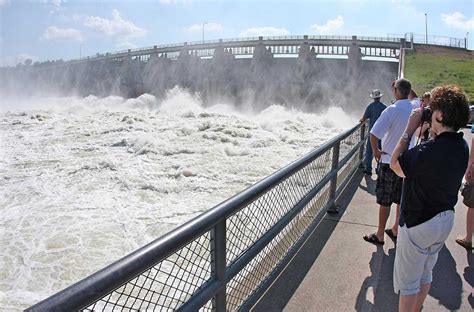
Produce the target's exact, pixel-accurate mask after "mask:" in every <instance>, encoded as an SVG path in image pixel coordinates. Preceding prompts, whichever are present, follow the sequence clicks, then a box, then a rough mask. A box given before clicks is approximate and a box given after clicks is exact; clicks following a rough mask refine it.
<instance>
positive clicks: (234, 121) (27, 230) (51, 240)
mask: <svg viewBox="0 0 474 312" xmlns="http://www.w3.org/2000/svg"><path fill="white" fill-rule="evenodd" d="M355 122H356V119H355V118H354V117H349V116H347V115H346V114H344V113H343V111H342V110H341V109H340V108H328V110H327V112H326V113H324V114H319V115H313V114H305V113H301V112H298V111H297V110H289V109H286V108H283V107H281V106H277V105H275V106H270V107H268V108H267V109H265V110H263V111H261V112H251V111H247V112H238V111H236V110H235V109H233V108H232V107H231V106H228V105H225V104H221V105H216V106H213V107H208V108H203V107H202V106H201V104H200V100H199V98H196V97H192V96H191V95H189V94H188V93H186V92H183V91H182V90H179V89H173V90H171V91H170V92H169V94H168V97H167V98H166V100H164V101H163V102H161V103H157V101H156V99H155V98H154V97H153V96H151V95H147V94H145V95H142V96H140V97H139V98H137V99H129V100H125V99H123V98H120V97H107V98H96V97H92V96H89V97H86V98H42V99H38V98H36V99H3V100H2V102H1V104H0V231H1V235H0V248H1V250H2V252H1V255H0V302H2V304H1V307H0V309H3V310H4V311H12V310H19V309H23V308H26V307H28V306H30V305H32V304H34V303H36V302H37V301H39V300H41V299H43V298H45V297H46V296H49V295H51V294H53V293H55V292H57V291H59V290H61V289H62V288H64V287H66V286H68V285H70V284H71V283H73V282H75V281H77V280H79V279H81V278H83V277H85V276H87V275H89V274H90V273H92V272H94V271H96V270H98V269H100V268H102V267H103V266H105V265H107V264H109V263H111V262H113V261H115V260H117V259H118V258H120V257H122V256H124V255H126V254H127V253H129V252H131V251H133V250H135V249H137V248H138V247H140V246H142V245H144V244H146V243H148V242H150V241H152V240H153V239H156V238H157V237H159V236H161V235H162V234H164V233H166V232H168V231H169V230H171V229H173V228H175V227H176V226H177V225H179V224H182V223H183V222H185V221H187V220H189V219H191V218H192V217H194V216H196V215H198V214H200V213H202V212H203V211H205V210H207V209H209V208H211V207H212V206H214V205H216V204H218V203H219V202H221V201H222V200H225V199H226V198H228V197H230V196H231V195H234V194H235V193H237V192H239V191H241V190H242V189H244V188H246V187H248V186H250V185H251V184H253V183H255V182H257V181H258V180H260V179H261V178H263V177H265V176H267V175H269V174H271V173H272V172H274V171H276V170H277V169H279V168H281V167H282V166H284V165H286V164H288V163H289V162H291V161H293V160H294V159H296V158H297V157H299V156H301V155H303V154H305V153H307V152H308V151H310V150H311V149H313V148H314V147H317V146H318V145H320V144H321V143H323V142H324V141H326V140H328V139H329V138H331V137H333V136H335V135H336V134H337V133H340V132H342V131H343V130H345V129H347V128H349V127H351V126H352V125H354V124H355Z"/></svg>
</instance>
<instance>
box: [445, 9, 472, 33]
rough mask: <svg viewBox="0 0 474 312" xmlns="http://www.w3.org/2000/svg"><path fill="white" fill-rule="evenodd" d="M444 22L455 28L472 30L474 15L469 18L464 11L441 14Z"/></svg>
mask: <svg viewBox="0 0 474 312" xmlns="http://www.w3.org/2000/svg"><path fill="white" fill-rule="evenodd" d="M441 19H442V20H443V22H444V23H445V24H446V25H448V26H451V27H453V28H458V29H463V30H472V29H473V28H474V17H471V19H469V20H468V19H467V18H466V17H465V16H464V15H463V14H462V13H460V12H454V13H452V14H441Z"/></svg>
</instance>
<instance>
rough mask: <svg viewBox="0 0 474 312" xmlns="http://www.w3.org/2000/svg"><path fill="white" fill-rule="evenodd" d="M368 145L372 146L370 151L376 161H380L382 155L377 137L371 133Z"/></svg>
mask: <svg viewBox="0 0 474 312" xmlns="http://www.w3.org/2000/svg"><path fill="white" fill-rule="evenodd" d="M369 139H370V146H371V147H372V152H373V153H374V157H375V159H376V160H377V161H380V157H382V151H381V150H379V144H378V143H379V138H377V137H376V136H375V135H373V134H372V133H371V134H370V138H369Z"/></svg>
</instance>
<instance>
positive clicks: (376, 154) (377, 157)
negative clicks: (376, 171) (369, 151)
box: [374, 148, 382, 162]
mask: <svg viewBox="0 0 474 312" xmlns="http://www.w3.org/2000/svg"><path fill="white" fill-rule="evenodd" d="M381 157H382V151H381V150H379V149H378V148H377V149H376V150H374V158H375V160H377V162H379V161H380V158H381Z"/></svg>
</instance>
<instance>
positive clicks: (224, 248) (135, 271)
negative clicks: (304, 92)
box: [26, 124, 367, 311]
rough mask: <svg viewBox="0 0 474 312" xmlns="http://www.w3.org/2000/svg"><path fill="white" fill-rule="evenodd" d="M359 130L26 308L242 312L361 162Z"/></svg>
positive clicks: (331, 206) (331, 207)
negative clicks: (236, 311)
mask: <svg viewBox="0 0 474 312" xmlns="http://www.w3.org/2000/svg"><path fill="white" fill-rule="evenodd" d="M366 136H367V131H366V126H365V124H359V125H357V126H354V127H353V128H352V129H350V130H348V131H346V132H344V133H342V134H340V135H338V136H336V137H335V138H333V139H332V140H330V141H329V142H327V143H325V144H324V145H323V146H321V147H319V148H317V149H315V150H313V151H311V152H310V153H308V154H307V155H305V156H303V157H301V158H300V159H298V160H296V161H294V162H292V163H291V164H289V165H287V166H286V167H284V168H282V169H280V170H279V171H277V172H275V173H274V174H272V175H270V176H268V177H267V178H264V179H263V180H261V181H260V182H258V183H256V184H254V185H253V186H251V187H249V188H248V189H246V190H244V191H242V192H241V193H239V194H237V195H235V196H233V197H232V198H230V199H228V200H226V201H224V202H223V203H221V204H219V205H217V206H216V207H214V208H212V209H210V210H209V211H207V212H205V213H203V214H202V215H200V216H198V217H197V218H195V219H193V220H191V221H189V222H187V223H186V224H184V225H182V226H180V227H178V228H176V229H175V230H173V231H171V232H170V233H168V234H166V235H164V236H163V237H161V238H159V239H157V240H155V241H153V242H151V243H150V244H148V245H146V246H144V247H142V248H140V249H138V250H137V251H135V252H133V253H131V254H130V255H128V256H126V257H124V258H122V259H121V260H119V261H117V262H115V263H113V264H111V265H110V266H108V267H106V268H104V269H102V270H100V271H98V272H96V273H94V274H93V275H91V276H89V277H87V278H85V279H83V280H82V281H80V282H78V283H76V284H74V285H72V286H70V287H68V288H66V289H64V290H62V291H60V292H59V293H57V294H55V295H53V296H51V297H49V298H47V299H45V300H43V301H41V302H40V303H38V304H36V305H34V306H32V307H30V308H28V309H27V310H26V311H76V310H84V311H99V310H100V311H112V310H116V309H120V310H127V311H129V310H131V311H136V310H138V311H148V310H178V311H197V310H200V311H211V310H212V311H235V310H244V311H247V310H249V308H251V307H252V306H253V305H254V304H255V302H256V301H257V300H258V299H259V298H260V297H261V296H262V295H263V293H264V292H265V291H266V290H267V289H268V287H270V285H271V284H272V282H273V281H274V280H275V278H276V277H277V276H278V275H279V273H280V272H281V271H282V270H283V269H284V268H285V266H286V265H287V264H288V262H289V261H290V260H291V259H292V257H293V256H294V255H295V253H296V252H297V251H298V250H299V248H300V247H301V246H302V244H303V243H304V241H305V240H306V239H307V237H308V236H309V235H310V234H311V232H312V231H313V230H314V228H315V227H316V226H317V224H318V223H319V221H320V220H321V219H322V217H323V216H324V215H325V213H326V212H328V211H335V200H336V198H337V197H338V196H339V195H340V194H341V192H342V190H343V189H344V188H345V186H346V185H347V183H348V182H349V180H350V179H351V177H352V176H353V174H354V172H355V171H356V170H357V168H358V165H359V164H360V162H361V159H362V154H363V150H364V142H365V138H366Z"/></svg>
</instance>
